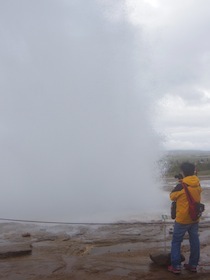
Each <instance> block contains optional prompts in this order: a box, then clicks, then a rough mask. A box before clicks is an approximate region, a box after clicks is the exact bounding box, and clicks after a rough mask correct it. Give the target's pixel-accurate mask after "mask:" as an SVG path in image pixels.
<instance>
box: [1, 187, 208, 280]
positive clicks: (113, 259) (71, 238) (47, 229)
mask: <svg viewBox="0 0 210 280" xmlns="http://www.w3.org/2000/svg"><path fill="white" fill-rule="evenodd" d="M209 198H210V190H209V189H205V190H204V202H205V203H208V201H209ZM207 214H208V213H207ZM0 229H1V230H0V279H2V280H45V279H46V280H48V279H52V280H67V279H68V280H69V279H71V280H108V279H109V280H110V279H113V280H125V279H126V280H128V279H129V280H137V279H141V280H153V279H154V280H168V279H177V276H176V275H173V274H172V273H170V272H168V271H167V268H166V266H160V265H157V264H155V263H153V262H152V261H151V259H150V254H152V255H156V254H157V255H159V254H160V253H164V254H165V253H167V252H169V251H170V243H171V237H172V234H171V232H172V230H173V221H172V220H170V219H168V220H166V221H161V220H160V221H153V222H150V223H140V222H139V223H125V224H104V225H103V224H100V225H79V224H78V225H55V224H30V223H20V222H19V223H15V222H2V223H0ZM199 234H200V241H201V259H200V265H199V268H198V273H192V272H188V271H185V270H183V271H182V274H181V275H180V276H178V277H179V278H180V279H202V280H209V279H210V276H209V275H210V220H209V218H208V216H207V215H206V216H205V215H204V217H203V218H202V219H201V222H200V231H199ZM19 245H21V246H22V245H24V246H28V247H29V248H31V253H30V254H29V253H27V254H24V253H23V255H22V256H7V257H6V256H5V255H4V254H1V253H2V250H3V248H4V250H5V248H9V249H8V250H11V248H13V249H15V248H17V247H18V246H19ZM182 253H183V255H184V256H185V258H186V259H188V257H189V243H188V238H187V236H186V238H185V239H184V241H183V244H182Z"/></svg>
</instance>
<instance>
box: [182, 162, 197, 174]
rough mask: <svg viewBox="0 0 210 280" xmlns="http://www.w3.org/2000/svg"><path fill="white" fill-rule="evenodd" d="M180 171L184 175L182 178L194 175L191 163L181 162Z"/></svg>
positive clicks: (193, 166) (193, 167)
mask: <svg viewBox="0 0 210 280" xmlns="http://www.w3.org/2000/svg"><path fill="white" fill-rule="evenodd" d="M180 169H181V171H182V172H183V173H184V176H192V175H194V174H195V165H194V164H193V163H190V162H183V163H182V164H181V166H180Z"/></svg>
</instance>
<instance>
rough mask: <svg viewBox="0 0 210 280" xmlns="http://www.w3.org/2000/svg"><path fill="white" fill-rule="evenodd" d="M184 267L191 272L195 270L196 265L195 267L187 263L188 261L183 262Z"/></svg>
mask: <svg viewBox="0 0 210 280" xmlns="http://www.w3.org/2000/svg"><path fill="white" fill-rule="evenodd" d="M184 268H185V269H186V270H189V271H191V272H197V267H196V266H192V265H189V264H188V263H185V264H184Z"/></svg>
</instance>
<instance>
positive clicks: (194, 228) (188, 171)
mask: <svg viewBox="0 0 210 280" xmlns="http://www.w3.org/2000/svg"><path fill="white" fill-rule="evenodd" d="M180 169H181V172H182V175H183V179H182V181H183V183H185V184H186V185H187V187H188V189H189V191H190V193H191V195H192V196H193V198H194V200H195V201H197V202H200V200H201V192H202V188H201V186H200V182H199V179H198V177H197V176H196V175H195V165H194V164H192V163H189V162H184V163H182V164H181V166H180ZM170 199H171V200H172V201H176V219H175V224H174V231H173V238H172V243H171V265H170V266H169V267H168V270H169V271H171V272H173V273H175V274H179V273H181V243H182V241H183V238H184V235H185V233H186V232H188V234H189V242H190V257H189V263H188V264H184V267H185V268H186V269H187V270H190V271H192V272H197V265H198V262H199V258H200V241H199V235H198V222H199V220H197V221H193V220H192V219H191V218H190V214H189V203H188V200H187V196H186V193H185V190H184V189H183V186H182V183H181V181H180V182H179V184H178V185H177V186H176V187H175V188H174V189H173V190H172V192H171V193H170Z"/></svg>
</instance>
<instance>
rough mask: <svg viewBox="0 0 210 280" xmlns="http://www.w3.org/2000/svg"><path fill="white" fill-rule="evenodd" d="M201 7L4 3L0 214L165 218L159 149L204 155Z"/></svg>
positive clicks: (204, 28) (74, 0) (60, 0)
mask: <svg viewBox="0 0 210 280" xmlns="http://www.w3.org/2000/svg"><path fill="white" fill-rule="evenodd" d="M183 2H184V3H183ZM199 3H201V2H199ZM208 5H209V4H208V1H203V2H202V5H199V4H198V2H197V1H173V2H172V1H151V0H150V1H146V0H145V1H143V0H142V1H131V0H130V1H128V0H125V1H123V0H116V1H112V0H106V1H105V0H89V1H88V0H71V1H69V0H45V1H43V0H32V1H28V0H19V1H16V0H7V1H2V2H1V9H0V35H1V45H0V62H1V63H0V87H1V89H0V149H1V151H0V153H1V157H0V175H1V176H0V179H1V186H2V193H1V197H0V213H1V215H2V217H3V218H16V219H33V220H51V221H56V220H57V221H68V222H69V221H72V222H81V221H85V222H87V221H92V222H93V221H94V222H96V221H113V220H114V221H116V220H120V219H126V218H128V217H129V218H134V217H140V216H141V217H148V215H149V212H150V211H151V212H152V211H153V214H154V213H156V214H158V215H160V213H163V211H165V209H166V207H168V204H167V203H168V202H167V201H168V198H166V197H165V196H164V194H163V193H162V191H161V184H162V182H161V178H160V173H159V172H160V170H159V169H160V168H159V166H158V160H159V159H160V157H161V155H162V153H163V152H164V151H165V150H169V149H199V150H203V149H209V146H208V145H209V143H208V140H207V139H208V133H209V132H208V114H209V98H210V96H209V91H208V90H209V81H208V76H209V75H208V60H209V58H208V49H209V48H208V42H209V39H208V38H209V36H208V23H209V15H208V10H209V9H208ZM189 11H190V12H189ZM177 15H179V16H177ZM151 199H152V201H153V203H152V205H151V204H149V203H150V202H151ZM148 205H151V206H150V207H148ZM168 209H169V208H168ZM145 213H147V214H146V215H145ZM0 218H1V217H0Z"/></svg>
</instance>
